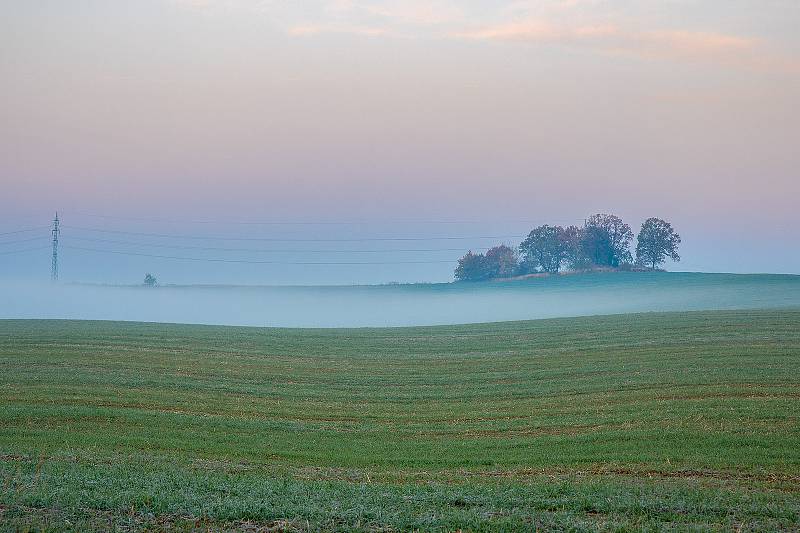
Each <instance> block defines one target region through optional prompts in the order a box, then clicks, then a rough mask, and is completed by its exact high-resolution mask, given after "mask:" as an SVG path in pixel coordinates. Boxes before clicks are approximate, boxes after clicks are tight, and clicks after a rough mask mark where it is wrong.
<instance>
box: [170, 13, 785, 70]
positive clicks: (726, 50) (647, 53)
mask: <svg viewBox="0 0 800 533" xmlns="http://www.w3.org/2000/svg"><path fill="white" fill-rule="evenodd" d="M169 1H172V2H176V3H179V4H181V5H184V6H187V7H191V8H196V9H199V10H203V11H206V12H207V11H209V10H219V9H223V10H226V11H227V10H249V12H250V13H257V14H260V15H263V16H265V17H269V19H270V20H271V21H272V22H273V23H274V24H275V26H276V28H278V29H281V30H283V31H285V33H286V34H287V35H289V36H292V37H308V36H312V35H323V34H349V35H359V36H370V37H378V36H385V37H389V36H391V37H401V36H402V37H403V38H422V37H425V38H450V39H453V38H455V39H463V40H470V41H475V42H482V41H485V42H489V41H496V42H509V43H533V44H546V45H551V46H559V47H566V48H580V49H583V50H588V51H590V52H594V53H598V54H605V55H612V54H613V55H617V56H621V55H627V56H631V57H643V58H647V59H661V60H665V59H669V60H681V61H686V62H690V61H692V62H696V61H705V62H712V63H715V64H720V65H726V66H738V67H742V66H744V67H754V66H755V67H759V68H768V69H776V70H787V69H788V70H792V71H794V70H797V69H798V68H800V67H799V66H798V61H797V60H796V59H795V58H792V57H791V54H787V53H783V54H782V53H781V52H780V50H779V49H775V48H771V47H770V45H769V43H768V42H767V39H768V36H762V37H760V38H759V37H752V36H744V35H736V34H734V33H731V32H729V31H725V30H724V29H722V28H719V27H710V28H708V29H702V30H701V29H698V28H697V24H696V23H695V24H693V27H692V28H691V29H689V28H686V27H675V26H674V25H665V22H666V20H665V19H663V17H662V18H660V17H658V16H653V15H649V16H643V15H642V14H641V13H640V14H639V15H638V16H637V15H635V14H633V13H628V12H626V10H623V9H622V8H621V7H620V4H616V3H614V2H611V1H609V0H510V1H505V2H499V3H497V4H494V5H492V6H486V5H479V4H465V3H456V2H454V1H452V0H428V1H425V0H315V1H313V2H309V3H305V2H285V1H280V0H169ZM665 9H666V8H665Z"/></svg>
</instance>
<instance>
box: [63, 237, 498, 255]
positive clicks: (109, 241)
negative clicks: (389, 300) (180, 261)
mask: <svg viewBox="0 0 800 533" xmlns="http://www.w3.org/2000/svg"><path fill="white" fill-rule="evenodd" d="M69 239H70V240H76V241H85V242H98V243H105V244H122V245H132V246H144V247H152V248H169V249H176V250H207V251H222V252H254V253H272V252H276V253H394V252H414V253H423V252H463V251H464V248H395V249H387V250H354V249H339V250H308V249H302V248H297V249H288V248H272V249H263V248H228V247H219V246H192V245H180V244H162V243H146V242H135V241H120V240H113V239H92V238H90V237H75V236H70V237H69ZM474 250H476V251H485V250H488V248H474Z"/></svg>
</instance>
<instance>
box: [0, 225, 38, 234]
mask: <svg viewBox="0 0 800 533" xmlns="http://www.w3.org/2000/svg"><path fill="white" fill-rule="evenodd" d="M43 229H50V226H39V227H38V228H27V229H18V230H16V231H6V232H5V233H0V235H15V234H17V233H28V232H31V231H39V230H43Z"/></svg>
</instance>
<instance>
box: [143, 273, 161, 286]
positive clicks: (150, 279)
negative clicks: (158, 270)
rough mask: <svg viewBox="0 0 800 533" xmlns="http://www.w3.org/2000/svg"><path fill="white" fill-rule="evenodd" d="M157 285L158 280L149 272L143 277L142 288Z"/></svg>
mask: <svg viewBox="0 0 800 533" xmlns="http://www.w3.org/2000/svg"><path fill="white" fill-rule="evenodd" d="M156 285H158V280H157V279H156V277H155V276H154V275H152V274H150V273H149V272H148V273H147V274H145V276H144V286H145V287H155V286H156Z"/></svg>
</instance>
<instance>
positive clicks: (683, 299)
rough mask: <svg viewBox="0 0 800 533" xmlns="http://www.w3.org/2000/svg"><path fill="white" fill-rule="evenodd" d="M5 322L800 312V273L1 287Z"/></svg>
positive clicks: (352, 322)
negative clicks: (440, 281)
mask: <svg viewBox="0 0 800 533" xmlns="http://www.w3.org/2000/svg"><path fill="white" fill-rule="evenodd" d="M0 302H2V303H1V304H0V318H6V319H17V318H49V319H91V320H129V321H146V322H175V323H193V324H225V325H244V326H277V327H361V326H411V325H435V324H459V323H474V322H494V321H505V320H526V319H537V318H551V317H566V316H582V315H595V314H613V313H630V312H650V311H688V310H704V309H749V308H786V307H798V308H800V276H789V275H735V274H693V273H669V274H666V273H652V274H651V273H628V274H623V273H617V274H593V275H583V276H561V277H555V278H540V279H530V280H525V281H517V282H506V283H479V284H429V285H425V284H418V285H382V286H376V285H372V286H327V287H319V286H318V287H226V286H183V287H182V286H162V287H157V288H146V287H124V286H100V285H78V284H47V285H41V284H40V285H35V284H30V283H9V282H4V283H2V284H0Z"/></svg>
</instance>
